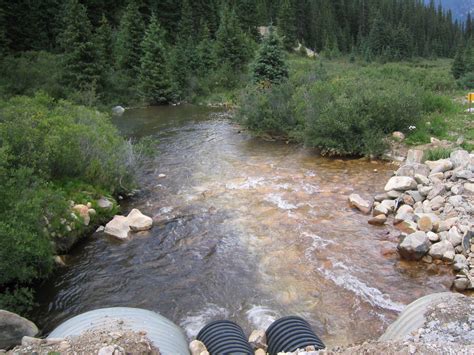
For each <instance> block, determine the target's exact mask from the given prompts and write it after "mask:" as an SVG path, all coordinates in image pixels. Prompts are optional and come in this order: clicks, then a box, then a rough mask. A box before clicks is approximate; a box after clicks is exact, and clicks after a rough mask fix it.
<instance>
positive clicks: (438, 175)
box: [428, 173, 444, 184]
mask: <svg viewBox="0 0 474 355" xmlns="http://www.w3.org/2000/svg"><path fill="white" fill-rule="evenodd" d="M428 178H429V179H430V180H431V182H432V183H433V184H438V183H440V182H442V181H443V179H444V174H443V173H436V174H430V175H429V176H428Z"/></svg>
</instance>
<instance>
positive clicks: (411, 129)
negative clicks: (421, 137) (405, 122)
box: [408, 126, 416, 131]
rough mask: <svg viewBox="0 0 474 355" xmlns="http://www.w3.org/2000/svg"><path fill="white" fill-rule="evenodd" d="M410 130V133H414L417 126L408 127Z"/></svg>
mask: <svg viewBox="0 0 474 355" xmlns="http://www.w3.org/2000/svg"><path fill="white" fill-rule="evenodd" d="M408 129H409V130H410V131H413V130H414V129H416V126H410V127H408Z"/></svg>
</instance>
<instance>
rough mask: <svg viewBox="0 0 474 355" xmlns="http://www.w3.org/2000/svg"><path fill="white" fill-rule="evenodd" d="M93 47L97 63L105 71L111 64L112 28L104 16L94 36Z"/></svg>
mask: <svg viewBox="0 0 474 355" xmlns="http://www.w3.org/2000/svg"><path fill="white" fill-rule="evenodd" d="M95 45H96V48H97V54H98V57H99V62H100V64H101V66H102V68H103V69H107V68H108V67H110V66H111V65H112V64H113V50H112V28H111V27H110V24H109V21H108V20H107V17H105V15H104V14H102V18H101V20H100V24H99V27H98V28H97V31H96V34H95Z"/></svg>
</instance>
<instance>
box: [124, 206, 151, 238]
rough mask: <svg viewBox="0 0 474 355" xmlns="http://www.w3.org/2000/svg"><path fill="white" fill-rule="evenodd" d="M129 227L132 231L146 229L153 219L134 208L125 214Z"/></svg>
mask: <svg viewBox="0 0 474 355" xmlns="http://www.w3.org/2000/svg"><path fill="white" fill-rule="evenodd" d="M127 219H128V223H129V226H130V229H131V230H132V231H134V232H140V231H147V230H149V229H151V227H153V219H152V218H151V217H148V216H145V215H144V214H143V213H141V212H140V211H139V210H137V209H136V208H134V209H133V210H132V211H131V212H130V213H129V214H128V216H127Z"/></svg>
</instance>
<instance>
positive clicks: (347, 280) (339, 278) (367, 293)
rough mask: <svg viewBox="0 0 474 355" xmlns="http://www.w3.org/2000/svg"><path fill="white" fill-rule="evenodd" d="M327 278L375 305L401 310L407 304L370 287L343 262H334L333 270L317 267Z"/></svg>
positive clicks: (396, 310) (391, 309)
mask: <svg viewBox="0 0 474 355" xmlns="http://www.w3.org/2000/svg"><path fill="white" fill-rule="evenodd" d="M317 270H318V271H319V272H320V273H321V274H323V275H324V277H325V278H327V279H329V280H331V281H333V282H334V283H335V284H336V285H338V286H340V287H343V288H344V289H346V290H348V291H351V292H353V293H354V294H355V295H357V296H358V297H360V298H361V299H362V300H364V301H365V302H367V303H369V304H370V305H372V306H374V307H379V308H384V309H388V310H390V311H395V312H401V311H403V309H404V308H405V305H403V304H401V303H398V302H394V301H392V300H391V299H390V297H388V296H387V295H386V294H383V293H382V292H381V291H380V290H379V289H377V288H375V287H370V286H368V285H367V284H365V283H364V282H362V281H361V280H359V279H358V278H357V277H355V276H354V275H351V274H350V273H349V271H350V269H349V267H348V266H346V265H345V264H343V263H342V262H338V263H334V264H333V270H327V269H324V268H317Z"/></svg>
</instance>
